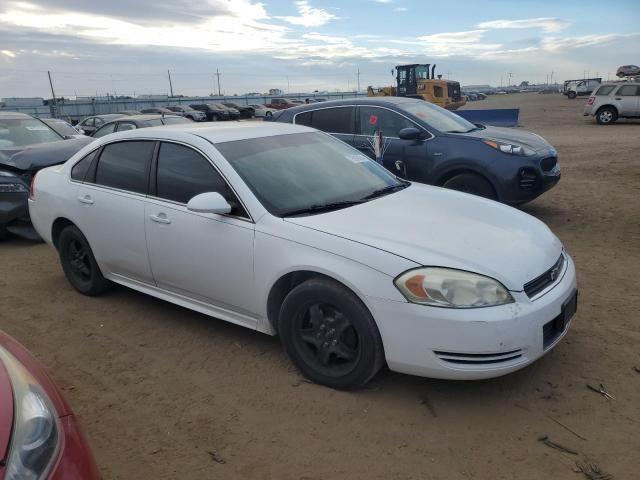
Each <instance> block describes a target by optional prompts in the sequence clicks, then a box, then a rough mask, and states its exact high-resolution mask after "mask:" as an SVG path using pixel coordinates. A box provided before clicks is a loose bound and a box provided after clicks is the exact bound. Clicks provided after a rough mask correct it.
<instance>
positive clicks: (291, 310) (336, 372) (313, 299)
mask: <svg viewBox="0 0 640 480" xmlns="http://www.w3.org/2000/svg"><path fill="white" fill-rule="evenodd" d="M279 333H280V338H281V341H282V345H283V347H284V349H285V351H286V352H287V353H288V354H289V356H290V358H291V359H292V361H293V363H294V364H295V365H296V366H297V367H298V369H299V370H300V371H301V372H302V373H303V374H304V375H305V376H306V377H308V378H309V379H311V380H313V381H314V382H316V383H319V384H322V385H326V386H329V387H332V388H337V389H341V390H349V389H354V388H359V387H362V386H363V385H365V384H366V383H367V382H368V381H369V380H370V379H371V378H372V377H373V376H374V375H375V374H376V373H377V372H378V370H379V369H380V367H381V366H382V364H383V362H384V353H383V348H382V340H381V338H380V333H379V332H378V329H377V326H376V324H375V321H374V320H373V317H372V316H371V314H370V313H369V311H368V310H367V308H366V307H365V306H364V305H363V304H362V302H361V301H360V300H359V299H358V298H357V297H356V296H355V295H354V294H353V293H352V292H351V291H349V290H347V289H346V288H344V287H343V286H341V285H340V284H338V283H336V282H334V281H331V280H329V279H326V278H315V279H311V280H307V281H306V282H303V283H302V284H300V285H298V286H297V287H296V288H294V289H293V290H292V291H291V292H290V293H289V295H287V297H286V298H285V300H284V302H283V304H282V308H281V310H280V321H279Z"/></svg>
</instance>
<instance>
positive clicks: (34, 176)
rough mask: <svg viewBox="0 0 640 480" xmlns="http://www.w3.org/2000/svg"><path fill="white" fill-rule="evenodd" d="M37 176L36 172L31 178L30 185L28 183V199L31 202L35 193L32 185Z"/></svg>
mask: <svg viewBox="0 0 640 480" xmlns="http://www.w3.org/2000/svg"><path fill="white" fill-rule="evenodd" d="M37 174H38V172H36V173H34V174H33V177H31V183H29V199H30V200H33V199H34V197H35V191H34V190H33V184H34V183H35V181H36V175H37Z"/></svg>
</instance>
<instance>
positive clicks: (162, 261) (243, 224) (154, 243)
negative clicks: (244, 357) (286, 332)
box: [145, 142, 257, 328]
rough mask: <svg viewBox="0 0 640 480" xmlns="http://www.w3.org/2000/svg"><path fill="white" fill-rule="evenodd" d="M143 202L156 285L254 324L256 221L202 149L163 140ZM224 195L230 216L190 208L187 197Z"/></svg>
mask: <svg viewBox="0 0 640 480" xmlns="http://www.w3.org/2000/svg"><path fill="white" fill-rule="evenodd" d="M151 184H152V185H151V188H150V190H151V194H150V195H149V196H148V197H147V201H146V206H145V231H146V235H147V249H148V253H149V261H150V263H151V270H152V273H153V278H154V280H155V282H156V284H157V285H158V287H160V288H163V289H166V290H169V291H172V292H174V293H177V294H180V295H184V296H187V297H189V298H191V299H194V300H197V301H200V302H203V303H206V304H210V305H215V306H217V307H220V308H223V309H228V310H231V311H234V312H237V313H241V314H243V315H245V316H246V317H245V319H246V322H244V323H243V324H244V325H245V326H247V327H250V328H255V326H256V321H255V316H256V311H257V307H256V305H255V295H254V294H253V293H254V292H253V283H254V279H253V239H254V224H253V222H252V221H251V219H250V218H249V216H248V214H247V213H246V211H245V210H244V209H243V208H242V206H241V205H240V202H239V201H238V199H237V197H236V196H235V194H234V193H233V191H232V190H231V188H230V187H229V185H228V184H227V183H226V181H225V179H224V178H223V177H222V176H221V175H220V173H218V171H217V169H216V168H214V166H213V165H212V164H211V163H210V162H209V160H208V159H207V158H206V157H204V156H203V155H202V154H201V153H200V152H198V151H196V150H194V149H193V148H190V147H187V146H185V145H181V144H177V143H170V142H162V143H161V144H160V149H159V152H158V156H157V161H156V162H155V171H153V173H152V181H151ZM204 192H218V193H220V194H221V195H222V196H223V197H225V199H227V201H229V203H231V205H232V207H233V208H234V209H233V210H232V212H231V214H229V215H216V214H208V213H198V212H192V211H190V210H188V209H187V203H188V201H189V200H190V199H191V198H193V197H194V196H196V195H198V194H200V193H204Z"/></svg>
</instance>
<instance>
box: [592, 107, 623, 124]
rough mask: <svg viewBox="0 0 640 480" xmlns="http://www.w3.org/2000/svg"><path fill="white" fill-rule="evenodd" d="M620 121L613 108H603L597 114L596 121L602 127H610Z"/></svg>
mask: <svg viewBox="0 0 640 480" xmlns="http://www.w3.org/2000/svg"><path fill="white" fill-rule="evenodd" d="M617 119H618V112H617V111H616V110H615V109H614V108H612V107H602V108H601V109H600V110H598V113H597V114H596V121H597V122H598V123H599V124H600V125H609V124H610V123H613V122H615V121H616V120H617Z"/></svg>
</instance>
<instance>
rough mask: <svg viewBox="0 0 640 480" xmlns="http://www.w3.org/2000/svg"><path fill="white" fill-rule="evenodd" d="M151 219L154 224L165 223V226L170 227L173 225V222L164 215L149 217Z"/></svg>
mask: <svg viewBox="0 0 640 480" xmlns="http://www.w3.org/2000/svg"><path fill="white" fill-rule="evenodd" d="M149 218H150V219H151V221H152V222H156V223H163V224H165V225H168V224H170V223H171V220H169V219H168V218H167V216H166V215H165V214H164V213H159V214H158V215H149Z"/></svg>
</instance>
